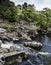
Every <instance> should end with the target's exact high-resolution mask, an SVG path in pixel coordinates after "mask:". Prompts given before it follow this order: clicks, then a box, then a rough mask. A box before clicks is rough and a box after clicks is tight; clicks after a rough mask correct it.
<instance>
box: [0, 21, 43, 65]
mask: <svg viewBox="0 0 51 65" xmlns="http://www.w3.org/2000/svg"><path fill="white" fill-rule="evenodd" d="M40 33H41V32H40ZM40 33H39V31H38V28H37V27H36V26H35V25H34V24H33V23H28V22H25V21H20V22H19V23H18V22H13V23H10V22H8V21H7V22H6V21H3V22H0V64H1V65H4V64H5V65H8V64H9V65H10V64H15V63H16V64H18V65H19V64H21V63H22V62H24V61H26V60H28V59H29V58H30V57H31V56H35V57H36V56H37V57H39V55H41V53H39V51H41V49H42V48H43V45H42V43H40V42H38V41H33V40H34V39H36V37H37V36H38V35H39V34H40ZM36 52H37V53H36Z"/></svg>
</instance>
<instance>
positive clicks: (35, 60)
mask: <svg viewBox="0 0 51 65" xmlns="http://www.w3.org/2000/svg"><path fill="white" fill-rule="evenodd" d="M35 40H36V41H38V42H41V43H42V44H43V47H42V49H41V51H35V53H32V52H31V51H30V50H29V48H26V47H24V45H23V44H22V43H23V40H20V41H18V42H16V43H17V44H16V45H18V46H20V47H21V48H22V49H23V48H24V50H27V51H28V52H30V53H31V56H30V58H29V59H28V60H26V61H24V62H22V63H21V64H19V65H51V37H48V36H46V35H40V36H38V37H37V38H36V39H35ZM21 42H22V43H21ZM20 47H19V48H20ZM33 52H34V51H33ZM14 65H17V64H14Z"/></svg>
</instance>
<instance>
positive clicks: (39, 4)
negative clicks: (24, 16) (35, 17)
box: [11, 0, 51, 10]
mask: <svg viewBox="0 0 51 65" xmlns="http://www.w3.org/2000/svg"><path fill="white" fill-rule="evenodd" d="M11 1H13V2H14V3H15V4H16V5H18V4H23V3H24V2H27V3H28V4H34V5H35V7H36V10H42V9H43V8H45V7H48V8H51V0H11Z"/></svg>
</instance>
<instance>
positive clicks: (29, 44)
mask: <svg viewBox="0 0 51 65" xmlns="http://www.w3.org/2000/svg"><path fill="white" fill-rule="evenodd" d="M24 45H25V46H26V47H31V48H33V49H35V50H41V48H42V44H41V43H39V42H25V43H24Z"/></svg>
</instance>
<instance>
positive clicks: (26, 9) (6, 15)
mask: <svg viewBox="0 0 51 65" xmlns="http://www.w3.org/2000/svg"><path fill="white" fill-rule="evenodd" d="M0 17H1V18H3V19H7V20H9V21H11V22H15V21H17V22H19V21H20V20H25V21H27V22H33V23H34V24H35V25H36V26H38V27H39V28H42V29H48V28H50V27H51V9H49V8H44V9H43V10H42V11H36V9H35V6H34V5H31V4H27V3H26V2H25V3H24V4H23V5H20V4H19V5H17V6H15V4H14V3H13V2H11V1H9V0H0Z"/></svg>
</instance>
